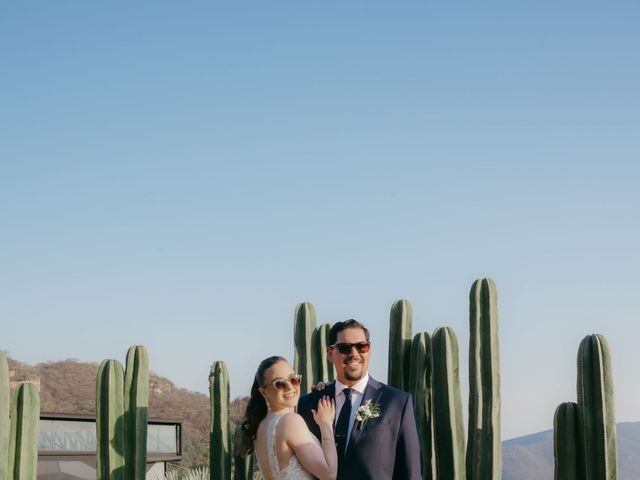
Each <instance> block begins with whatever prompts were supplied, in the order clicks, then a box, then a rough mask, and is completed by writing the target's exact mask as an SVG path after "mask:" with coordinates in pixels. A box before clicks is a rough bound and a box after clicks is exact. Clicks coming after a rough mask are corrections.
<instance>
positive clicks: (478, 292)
mask: <svg viewBox="0 0 640 480" xmlns="http://www.w3.org/2000/svg"><path fill="white" fill-rule="evenodd" d="M469 325H470V338H469V430H468V433H469V440H468V445H467V456H466V462H467V465H466V467H467V478H468V479H469V480H481V479H492V480H499V479H500V478H501V476H502V445H501V442H500V354H499V341H498V298H497V290H496V286H495V283H494V282H493V280H491V279H489V278H483V279H479V280H476V281H475V282H474V284H473V286H472V287H471V292H470V294H469Z"/></svg>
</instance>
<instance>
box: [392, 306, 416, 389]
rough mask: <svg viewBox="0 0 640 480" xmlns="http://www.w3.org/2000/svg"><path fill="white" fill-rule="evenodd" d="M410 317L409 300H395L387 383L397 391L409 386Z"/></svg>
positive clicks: (411, 315)
mask: <svg viewBox="0 0 640 480" xmlns="http://www.w3.org/2000/svg"><path fill="white" fill-rule="evenodd" d="M412 317H413V314H412V308H411V302H409V300H396V301H395V302H394V304H393V305H392V306H391V314H390V326H389V367H388V374H387V382H388V383H389V385H391V386H392V387H396V388H397V389H399V390H408V386H409V369H410V362H411V336H412V333H411V330H412Z"/></svg>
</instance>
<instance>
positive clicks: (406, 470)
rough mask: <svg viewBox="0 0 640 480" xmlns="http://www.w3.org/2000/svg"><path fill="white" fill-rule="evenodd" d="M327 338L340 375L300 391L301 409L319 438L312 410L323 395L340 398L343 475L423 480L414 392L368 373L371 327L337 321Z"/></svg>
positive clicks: (354, 479)
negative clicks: (319, 388)
mask: <svg viewBox="0 0 640 480" xmlns="http://www.w3.org/2000/svg"><path fill="white" fill-rule="evenodd" d="M328 343H329V344H330V345H331V346H330V347H328V348H327V357H328V358H329V360H330V361H331V362H332V363H333V365H334V366H335V368H336V373H337V377H338V379H337V380H336V381H335V382H333V383H331V384H329V385H327V386H326V388H325V389H324V390H322V391H314V392H311V393H309V394H308V395H305V396H303V397H301V398H300V401H299V402H298V413H299V414H300V415H302V417H303V418H304V419H305V421H306V422H307V425H308V427H309V430H311V431H312V432H313V433H314V435H315V436H316V437H318V438H319V439H320V429H319V428H318V425H317V424H316V423H315V422H314V421H313V416H312V413H311V410H312V409H314V410H315V409H317V406H318V400H319V399H320V398H321V397H322V396H325V395H330V396H332V397H334V398H335V401H336V425H335V439H336V444H337V448H338V480H347V479H349V480H392V479H393V480H420V479H421V478H422V476H421V473H420V472H421V470H420V443H419V440H418V432H417V428H416V419H415V416H414V413H413V401H412V399H411V395H410V394H408V393H406V392H402V391H400V390H397V389H395V388H392V387H390V386H388V385H385V384H383V383H380V382H378V381H377V380H374V379H373V378H372V377H371V376H369V372H368V367H369V359H370V357H371V343H370V342H369V331H368V330H367V329H366V327H365V326H364V325H362V324H361V323H359V322H357V321H356V320H346V321H344V322H338V323H336V324H335V325H334V326H333V327H332V328H331V330H330V331H329V338H328ZM367 405H368V406H369V408H367V407H365V406H367ZM371 407H372V408H371ZM363 410H369V412H371V413H372V414H367V413H366V412H363ZM376 413H378V416H377V417H376Z"/></svg>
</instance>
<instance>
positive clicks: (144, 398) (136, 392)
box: [124, 345, 149, 480]
mask: <svg viewBox="0 0 640 480" xmlns="http://www.w3.org/2000/svg"><path fill="white" fill-rule="evenodd" d="M148 406H149V357H148V354H147V351H146V349H145V348H144V347H143V346H140V345H137V346H133V347H131V348H129V350H128V351H127V369H126V371H125V380H124V410H125V415H124V420H125V421H124V451H125V478H126V479H127V480H144V479H145V476H146V469H147V415H148V414H147V412H148Z"/></svg>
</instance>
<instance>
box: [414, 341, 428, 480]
mask: <svg viewBox="0 0 640 480" xmlns="http://www.w3.org/2000/svg"><path fill="white" fill-rule="evenodd" d="M409 392H410V393H411V395H413V402H414V404H415V415H416V420H417V421H418V436H419V439H420V450H421V451H422V459H423V471H422V478H423V480H431V478H433V471H432V458H433V453H432V448H433V442H432V438H431V338H430V337H429V334H428V333H426V332H422V333H416V335H415V336H414V337H413V342H412V343H411V366H410V370H409Z"/></svg>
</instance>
